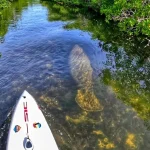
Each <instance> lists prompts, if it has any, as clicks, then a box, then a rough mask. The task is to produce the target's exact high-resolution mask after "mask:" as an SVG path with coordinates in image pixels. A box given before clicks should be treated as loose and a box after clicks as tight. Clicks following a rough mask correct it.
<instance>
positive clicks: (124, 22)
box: [54, 0, 150, 36]
mask: <svg viewBox="0 0 150 150" xmlns="http://www.w3.org/2000/svg"><path fill="white" fill-rule="evenodd" d="M54 1H56V2H60V1H61V2H63V3H68V4H73V5H78V6H79V5H82V6H84V7H85V6H88V7H90V8H92V9H94V10H95V11H97V10H98V11H99V12H100V13H101V14H104V15H105V16H106V21H107V22H109V21H110V20H114V21H116V22H118V26H119V27H120V29H121V30H122V31H127V32H128V33H129V34H135V35H138V34H141V33H142V34H144V35H147V36H150V1H149V0H54Z"/></svg>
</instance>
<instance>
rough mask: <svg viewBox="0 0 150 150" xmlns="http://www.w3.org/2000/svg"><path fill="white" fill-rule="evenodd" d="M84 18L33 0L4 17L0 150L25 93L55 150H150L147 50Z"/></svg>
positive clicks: (0, 30) (137, 40) (140, 40)
mask: <svg viewBox="0 0 150 150" xmlns="http://www.w3.org/2000/svg"><path fill="white" fill-rule="evenodd" d="M91 11H92V10H91ZM85 12H86V11H85ZM85 12H84V10H81V9H78V8H70V7H67V6H66V7H64V6H61V5H57V4H54V3H48V2H40V1H38V0H18V1H15V2H14V3H13V4H12V6H11V7H10V8H9V9H7V10H4V11H3V16H2V17H1V21H0V52H1V54H2V56H1V58H0V150H5V146H6V138H7V132H8V128H9V124H10V118H11V111H12V109H13V107H14V106H15V104H16V102H17V100H18V98H19V97H20V95H21V93H22V92H23V90H27V91H28V92H29V93H31V94H32V95H33V97H35V99H36V100H37V102H38V103H39V105H40V107H41V109H42V111H43V112H44V114H45V116H46V119H47V121H48V123H49V125H50V127H51V130H52V132H53V134H54V137H55V139H56V142H57V144H58V146H59V148H60V150H105V149H115V150H130V149H131V150H149V149H150V55H149V54H150V52H149V49H150V47H149V46H148V45H147V42H146V40H145V39H144V37H129V36H127V35H126V34H124V33H122V32H119V30H118V29H117V27H116V25H115V24H113V25H108V24H106V23H105V22H104V19H103V17H102V18H101V19H100V17H99V16H96V15H95V16H94V15H93V16H91V15H89V14H87V13H85ZM88 12H89V11H88ZM98 18H99V19H98Z"/></svg>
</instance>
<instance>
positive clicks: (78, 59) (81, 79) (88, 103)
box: [69, 45, 103, 111]
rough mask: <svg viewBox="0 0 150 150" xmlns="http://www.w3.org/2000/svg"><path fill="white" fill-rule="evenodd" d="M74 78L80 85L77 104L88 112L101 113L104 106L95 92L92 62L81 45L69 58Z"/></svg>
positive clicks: (76, 47) (73, 50)
mask: <svg viewBox="0 0 150 150" xmlns="http://www.w3.org/2000/svg"><path fill="white" fill-rule="evenodd" d="M69 65H70V68H71V74H72V77H73V78H74V79H75V81H76V82H77V84H78V85H79V87H80V88H79V90H78V91H77V95H76V102H77V103H78V105H79V106H80V107H81V108H82V109H83V110H86V111H100V110H102V108H103V107H102V106H101V104H100V101H99V100H98V98H97V97H96V95H95V94H94V91H93V85H92V75H93V69H92V67H91V64H90V60H89V58H88V57H87V55H86V54H85V53H84V51H83V49H82V48H81V47H80V46H79V45H75V46H74V47H73V49H72V51H71V54H70V57H69Z"/></svg>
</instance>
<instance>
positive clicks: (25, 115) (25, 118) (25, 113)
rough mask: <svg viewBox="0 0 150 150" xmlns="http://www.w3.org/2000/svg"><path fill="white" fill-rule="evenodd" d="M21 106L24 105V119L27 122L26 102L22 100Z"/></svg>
mask: <svg viewBox="0 0 150 150" xmlns="http://www.w3.org/2000/svg"><path fill="white" fill-rule="evenodd" d="M23 106H24V121H25V122H27V121H29V119H28V107H27V102H23Z"/></svg>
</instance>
